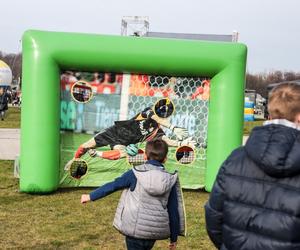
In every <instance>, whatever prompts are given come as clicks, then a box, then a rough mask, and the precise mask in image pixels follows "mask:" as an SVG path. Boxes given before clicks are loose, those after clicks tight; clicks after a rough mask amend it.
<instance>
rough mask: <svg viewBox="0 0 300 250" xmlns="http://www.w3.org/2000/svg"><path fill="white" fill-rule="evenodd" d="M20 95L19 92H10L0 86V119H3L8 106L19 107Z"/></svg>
mask: <svg viewBox="0 0 300 250" xmlns="http://www.w3.org/2000/svg"><path fill="white" fill-rule="evenodd" d="M21 98H22V94H21V92H19V91H16V90H11V89H10V88H8V87H7V86H0V119H1V121H3V120H4V118H5V113H6V111H7V110H8V104H9V103H11V104H12V105H13V106H21Z"/></svg>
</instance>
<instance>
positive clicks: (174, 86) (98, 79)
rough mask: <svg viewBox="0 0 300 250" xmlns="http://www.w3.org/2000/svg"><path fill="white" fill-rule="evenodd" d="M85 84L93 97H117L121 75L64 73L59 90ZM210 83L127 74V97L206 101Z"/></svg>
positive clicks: (207, 80) (204, 79) (120, 87)
mask: <svg viewBox="0 0 300 250" xmlns="http://www.w3.org/2000/svg"><path fill="white" fill-rule="evenodd" d="M79 80H81V81H86V82H88V83H89V84H90V85H91V87H92V90H93V93H94V94H117V95H119V94H121V89H122V84H123V74H116V73H99V72H94V73H87V72H73V71H65V72H64V73H63V74H62V75H61V89H62V90H66V91H69V90H71V88H72V86H73V85H74V84H75V83H76V82H77V81H79ZM209 92H210V80H209V79H207V78H199V77H197V78H187V77H168V76H165V77H162V76H150V75H142V74H131V76H130V86H129V93H130V95H135V96H155V97H169V98H185V99H191V100H195V99H201V100H204V101H207V100H208V99H209Z"/></svg>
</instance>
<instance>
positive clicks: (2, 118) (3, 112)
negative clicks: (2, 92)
mask: <svg viewBox="0 0 300 250" xmlns="http://www.w3.org/2000/svg"><path fill="white" fill-rule="evenodd" d="M4 115H5V111H4V110H2V111H1V112H0V116H1V120H2V121H4Z"/></svg>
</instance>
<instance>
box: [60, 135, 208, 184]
mask: <svg viewBox="0 0 300 250" xmlns="http://www.w3.org/2000/svg"><path fill="white" fill-rule="evenodd" d="M91 138H92V135H88V134H80V133H72V132H61V152H62V153H61V161H60V162H61V166H60V168H61V179H62V180H63V181H62V182H61V186H62V187H78V186H80V187H93V186H99V185H103V184H104V183H107V182H109V181H112V180H114V179H115V178H116V177H118V176H120V175H121V174H123V173H124V172H126V171H127V170H128V169H129V168H131V166H130V165H129V164H128V162H127V159H125V158H124V159H120V160H116V161H111V160H105V159H100V158H99V157H96V158H91V157H90V156H89V155H88V154H85V155H84V156H83V157H82V159H84V160H85V161H86V162H87V164H88V172H87V174H86V176H84V177H83V178H81V179H80V180H76V179H74V178H72V177H70V174H69V172H68V171H67V172H64V171H63V168H64V166H65V165H66V163H67V162H69V161H70V160H71V159H72V158H73V156H74V152H75V151H76V149H77V148H78V146H79V145H80V144H82V143H83V142H85V141H88V140H89V139H91ZM139 147H140V148H143V149H144V147H145V146H144V145H139ZM99 150H110V148H109V147H101V148H99ZM175 150H176V148H174V147H170V148H169V153H168V160H167V162H166V164H165V166H166V168H167V170H168V171H169V172H174V171H175V170H177V171H178V172H179V176H180V183H181V185H182V186H183V187H184V188H189V189H198V188H201V187H203V186H204V174H205V161H204V160H201V159H199V157H200V154H199V151H200V149H196V160H195V161H194V162H193V163H191V164H187V165H183V164H179V163H178V162H177V161H176V159H175Z"/></svg>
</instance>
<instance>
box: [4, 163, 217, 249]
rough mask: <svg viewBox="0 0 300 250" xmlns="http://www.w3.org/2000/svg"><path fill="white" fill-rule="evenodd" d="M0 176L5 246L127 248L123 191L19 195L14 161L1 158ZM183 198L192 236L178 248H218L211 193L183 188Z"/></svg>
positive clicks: (164, 246) (161, 245)
mask: <svg viewBox="0 0 300 250" xmlns="http://www.w3.org/2000/svg"><path fill="white" fill-rule="evenodd" d="M0 179H1V182H0V235H1V237H0V246H1V249H7V248H15V249H108V250H115V249H125V245H124V237H123V236H122V235H121V234H120V233H118V232H117V231H116V230H115V229H114V228H113V227H112V221H113V217H114V212H115V209H116V206H117V202H118V200H119V197H120V192H116V193H114V194H112V195H110V196H108V197H106V198H104V199H101V200H98V201H96V202H92V203H88V204H85V205H82V204H80V196H81V194H83V193H88V192H90V191H91V190H92V189H78V188H77V189H61V190H59V191H57V192H55V193H53V194H50V195H29V194H24V193H19V192H18V180H17V179H15V178H14V177H13V162H12V161H0ZM184 198H185V205H186V214H187V227H188V234H187V237H180V238H179V241H178V249H184V250H185V249H200V250H201V249H203V250H209V249H215V248H214V247H213V246H212V243H211V242H210V241H209V239H208V236H207V234H206V230H205V223H204V209H203V206H204V204H205V202H206V201H207V199H208V194H207V193H206V192H203V191H184ZM167 246H168V241H159V242H157V243H156V244H155V247H154V249H167Z"/></svg>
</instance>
